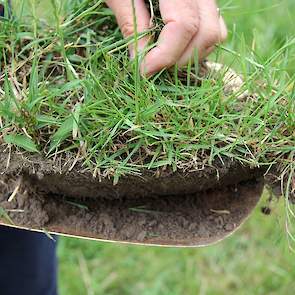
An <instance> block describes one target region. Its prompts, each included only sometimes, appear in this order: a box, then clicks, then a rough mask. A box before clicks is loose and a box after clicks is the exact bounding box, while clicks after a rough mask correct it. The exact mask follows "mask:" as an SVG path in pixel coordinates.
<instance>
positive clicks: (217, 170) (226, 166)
mask: <svg viewBox="0 0 295 295" xmlns="http://www.w3.org/2000/svg"><path fill="white" fill-rule="evenodd" d="M8 159H9V161H8ZM72 161H73V159H70V158H69V159H68V160H65V159H63V160H61V161H58V160H56V161H53V160H49V159H45V158H43V157H41V156H38V155H37V156H36V155H34V156H32V155H27V154H23V153H12V154H10V155H8V153H6V152H2V153H0V173H1V174H4V175H7V176H11V177H21V178H22V179H24V180H25V181H26V182H30V183H31V185H32V186H38V188H39V190H41V191H43V192H46V193H47V194H57V195H62V196H70V197H74V198H107V199H121V198H142V197H150V196H172V195H186V194H192V193H197V192H203V191H207V190H209V189H221V188H223V187H225V186H228V185H232V184H236V183H240V182H242V181H247V180H249V179H254V178H256V177H261V176H262V175H263V173H264V172H265V170H264V169H261V168H251V167H249V166H243V165H242V164H240V163H239V162H237V161H232V160H229V159H223V160H222V161H221V160H217V161H215V162H214V163H213V164H212V165H211V166H204V167H203V168H202V169H200V170H194V171H190V170H189V169H188V170H187V171H181V170H179V171H176V172H173V171H171V170H169V169H166V170H158V171H150V170H146V171H143V172H142V173H141V175H140V176H137V175H136V176H135V175H127V176H122V177H121V178H120V180H119V183H118V184H117V185H114V184H113V180H112V179H111V178H108V177H99V176H97V177H93V174H92V173H91V172H89V171H85V169H83V167H81V166H79V165H78V164H77V165H76V166H75V167H74V168H73V169H70V168H71V163H72ZM7 163H8V165H7Z"/></svg>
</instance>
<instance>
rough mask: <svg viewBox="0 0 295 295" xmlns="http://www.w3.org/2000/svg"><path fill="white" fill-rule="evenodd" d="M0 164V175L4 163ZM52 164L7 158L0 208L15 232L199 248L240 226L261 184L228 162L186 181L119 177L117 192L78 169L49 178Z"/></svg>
mask: <svg viewBox="0 0 295 295" xmlns="http://www.w3.org/2000/svg"><path fill="white" fill-rule="evenodd" d="M1 157H2V159H1V163H2V164H1V167H2V168H4V167H5V163H6V162H7V156H6V158H4V156H3V155H2V156H1ZM4 159H6V161H4ZM37 159H38V161H37ZM49 163H50V165H48V164H49ZM55 165H56V164H54V163H53V162H52V161H49V160H43V161H41V158H38V157H34V158H30V159H28V158H27V157H26V158H25V157H22V155H21V154H13V155H11V157H10V166H9V168H8V169H5V171H4V173H3V174H2V176H0V208H3V209H4V210H5V211H6V212H7V214H8V216H9V217H10V218H11V220H12V221H13V223H14V224H16V225H17V226H22V227H26V228H33V229H45V230H47V231H48V232H59V233H65V234H71V235H75V236H84V237H88V238H96V239H103V240H115V241H123V242H124V241H128V242H134V243H145V244H161V245H181V246H197V245H206V244H209V243H212V242H215V241H217V240H220V239H222V238H223V237H225V236H227V235H228V234H230V233H231V232H233V231H234V230H235V229H236V228H237V227H238V226H239V225H240V224H241V222H242V221H243V220H244V219H245V218H246V217H247V216H248V215H249V213H250V212H251V210H252V209H253V208H254V206H255V205H256V204H257V202H258V200H259V198H260V195H261V193H262V190H263V185H264V184H263V180H262V178H260V177H259V175H261V171H260V170H252V169H249V168H246V167H241V166H239V165H238V164H237V163H234V162H228V163H227V164H226V165H225V167H221V168H220V169H218V168H216V167H215V168H214V169H212V170H210V169H208V170H204V171H199V172H192V175H191V174H183V175H181V172H178V173H177V174H173V173H172V174H169V173H168V174H165V173H163V174H162V175H160V176H158V178H156V177H155V176H154V175H152V174H150V175H149V174H147V176H146V177H145V178H142V177H135V176H133V177H132V178H131V179H132V180H129V179H128V177H127V176H126V177H125V178H124V179H122V180H120V181H119V184H118V185H117V186H114V185H113V184H112V182H111V180H103V179H102V180H101V182H99V180H98V179H93V178H92V176H91V177H90V176H89V175H87V173H82V172H81V171H80V172H78V170H76V171H72V172H69V173H66V172H65V171H67V170H66V169H65V168H64V167H65V166H63V167H62V168H61V170H60V171H59V172H58V173H57V171H58V170H57V169H56V168H57V167H56V166H55ZM63 169H64V170H63ZM216 169H217V171H219V175H220V177H219V181H218V179H217V178H216ZM79 173H80V174H79ZM40 174H41V175H42V176H40ZM79 175H80V176H79ZM79 177H80V178H79ZM153 181H154V182H153ZM67 182H68V183H67ZM162 183H164V185H162ZM71 186H72V189H70V188H71ZM95 189H96V190H97V191H95ZM88 192H89V194H88ZM134 196H136V197H134ZM139 196H140V197H139ZM4 219H5V216H2V221H3V220H4ZM7 222H9V220H7V218H6V223H7Z"/></svg>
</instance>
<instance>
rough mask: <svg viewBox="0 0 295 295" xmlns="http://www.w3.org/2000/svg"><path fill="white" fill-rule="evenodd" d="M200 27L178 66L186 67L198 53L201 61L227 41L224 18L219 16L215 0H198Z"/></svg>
mask: <svg viewBox="0 0 295 295" xmlns="http://www.w3.org/2000/svg"><path fill="white" fill-rule="evenodd" d="M198 4H199V17H200V27H199V31H198V34H196V35H195V37H194V39H193V40H192V42H191V43H190V44H189V46H188V47H187V48H186V49H185V51H184V52H183V54H182V56H181V57H180V59H179V61H178V65H179V66H180V67H181V66H185V65H187V64H188V63H189V62H190V61H192V62H193V61H194V60H195V54H196V52H197V53H198V58H199V60H202V59H204V58H205V57H206V56H207V55H209V54H210V53H211V52H212V51H213V49H214V46H215V45H216V44H218V43H221V42H223V41H225V39H226V37H227V29H226V25H225V22H224V20H223V18H222V17H221V16H220V15H219V11H218V9H217V5H216V3H215V1H213V0H198Z"/></svg>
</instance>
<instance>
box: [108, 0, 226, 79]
mask: <svg viewBox="0 0 295 295" xmlns="http://www.w3.org/2000/svg"><path fill="white" fill-rule="evenodd" d="M106 3H107V5H108V6H109V7H110V8H111V9H112V11H113V12H114V14H115V16H116V19H117V22H118V25H119V27H120V29H121V32H122V34H123V36H124V37H126V38H127V37H130V36H133V35H134V23H133V19H134V17H133V6H132V0H107V1H106ZM134 4H135V5H134V7H135V13H136V18H137V31H138V32H139V33H140V32H144V31H146V30H148V29H150V27H151V25H152V23H151V19H150V12H149V10H148V8H147V6H146V4H145V2H144V0H134ZM159 7H160V12H161V17H162V20H163V22H164V24H165V26H164V28H163V29H162V31H161V33H160V36H159V39H158V40H157V44H156V46H155V47H154V48H152V49H151V50H150V51H149V52H147V54H146V56H145V57H144V59H143V61H142V63H141V73H142V74H143V75H146V76H151V75H153V74H155V73H157V72H159V71H161V70H162V69H167V68H170V67H172V66H173V65H176V64H177V65H178V66H179V67H183V66H185V65H187V64H188V63H189V62H193V61H194V60H195V56H196V52H197V54H198V57H199V59H200V60H202V59H204V58H205V57H206V56H207V55H208V54H210V53H211V52H212V51H213V49H214V47H215V45H216V44H218V43H221V42H223V41H224V40H225V39H226V37H227V29H226V25H225V22H224V20H223V18H222V17H221V16H220V13H219V9H218V7H217V4H216V1H215V0H159ZM149 42H150V40H149V37H144V38H142V39H140V40H139V41H138V50H139V51H143V50H144V48H145V47H146V46H147V45H148V43H149ZM134 46H135V45H134V44H133V45H131V46H130V56H131V57H134V55H135V53H134V51H135V47H134Z"/></svg>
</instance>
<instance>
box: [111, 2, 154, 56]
mask: <svg viewBox="0 0 295 295" xmlns="http://www.w3.org/2000/svg"><path fill="white" fill-rule="evenodd" d="M106 4H107V5H108V6H109V7H110V8H111V9H112V11H113V12H114V14H115V16H116V19H117V22H118V25H119V27H120V29H121V32H122V34H123V36H124V37H125V38H127V37H130V36H133V35H134V22H133V20H134V17H133V7H132V0H107V1H106ZM134 6H135V16H136V22H137V31H138V33H141V32H144V31H146V30H147V29H149V27H150V14H149V11H148V9H147V7H146V5H145V3H144V0H134ZM148 42H149V37H148V36H146V37H143V38H141V39H140V40H138V50H139V51H143V50H144V48H145V47H146V45H147V44H148ZM129 50H130V56H131V58H133V57H134V56H135V48H134V44H132V45H130V47H129Z"/></svg>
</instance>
